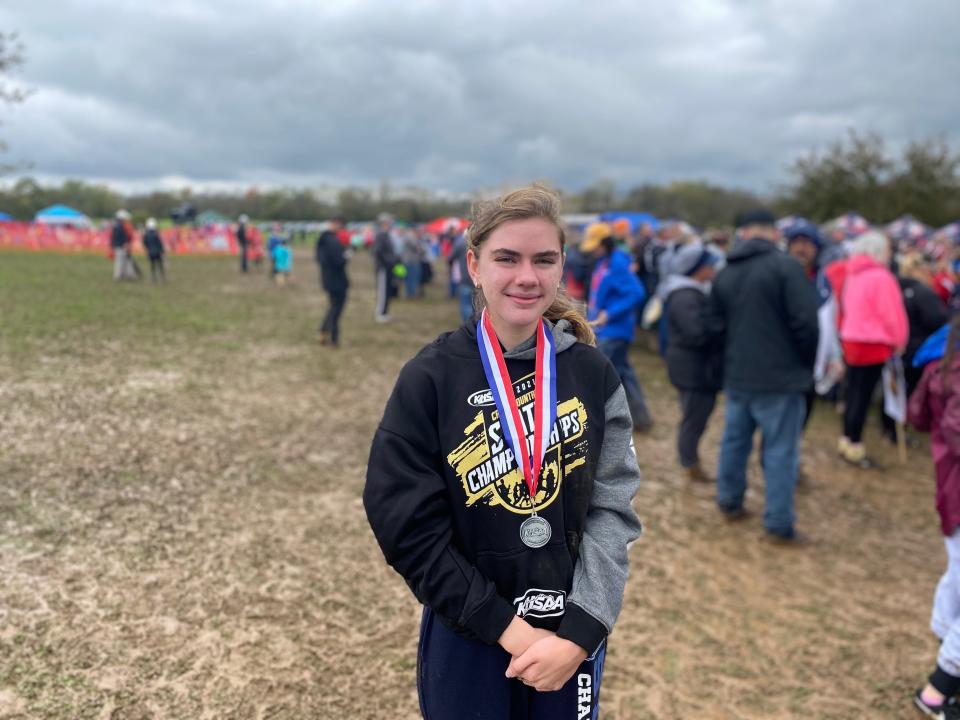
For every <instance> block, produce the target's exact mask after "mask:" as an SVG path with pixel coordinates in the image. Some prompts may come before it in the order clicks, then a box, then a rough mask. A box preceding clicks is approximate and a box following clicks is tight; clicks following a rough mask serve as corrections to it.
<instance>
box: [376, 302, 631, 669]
mask: <svg viewBox="0 0 960 720" xmlns="http://www.w3.org/2000/svg"><path fill="white" fill-rule="evenodd" d="M565 327H566V323H565V322H562V321H561V323H558V325H557V326H555V327H554V328H552V329H553V333H554V337H555V338H559V340H558V342H557V358H556V368H557V406H558V407H557V423H556V425H555V427H554V432H553V434H552V436H551V439H550V442H549V443H548V449H547V452H546V455H545V457H544V469H543V472H542V473H541V478H540V485H539V489H538V492H537V509H538V513H539V514H540V515H541V516H542V517H543V518H545V519H546V520H547V521H548V522H549V523H550V525H551V527H552V531H553V534H552V538H551V540H550V542H549V543H548V544H547V545H546V546H544V547H542V548H538V549H531V548H528V547H526V546H525V545H523V543H522V542H521V539H520V523H521V522H522V521H523V520H525V519H526V518H527V517H529V514H530V501H529V498H528V494H527V490H526V485H525V484H524V481H523V478H522V475H521V474H520V472H519V469H518V468H517V465H516V463H514V462H513V459H512V458H513V456H512V453H511V452H510V450H509V446H508V445H507V444H506V442H505V440H504V438H503V432H502V430H501V429H500V424H499V422H498V420H497V418H496V407H495V406H494V403H493V400H492V396H491V394H490V390H489V387H488V385H487V380H486V377H485V375H484V372H483V366H482V364H481V361H480V354H479V351H478V349H477V341H476V327H475V326H473V325H472V324H470V323H468V324H467V325H465V326H463V327H461V328H460V329H459V330H457V331H455V332H453V333H448V334H445V335H442V336H441V337H440V338H438V339H437V340H436V341H435V342H434V343H433V344H431V345H428V346H427V347H425V348H424V349H423V350H422V351H421V352H420V353H419V354H418V355H417V356H416V357H415V358H414V359H413V360H411V361H410V362H409V363H407V365H406V366H405V367H404V368H403V370H402V371H401V373H400V377H399V379H398V380H397V384H396V386H395V388H394V390H393V394H392V396H391V397H390V400H389V401H388V403H387V407H386V410H385V411H384V415H383V420H382V421H381V423H380V427H379V429H378V430H377V433H376V435H375V437H374V440H373V446H372V448H371V451H370V461H369V465H368V468H367V483H366V486H365V487H364V493H363V501H364V506H365V508H366V511H367V516H368V518H369V521H370V525H371V527H372V528H373V531H374V534H375V535H376V537H377V540H378V542H379V543H380V547H381V549H382V550H383V553H384V555H385V556H386V559H387V562H388V563H390V565H392V566H393V567H394V569H396V570H397V572H399V573H400V574H401V575H402V576H403V577H404V579H405V580H406V581H407V584H408V585H409V586H410V588H411V589H412V590H413V592H414V594H415V595H416V597H417V599H418V600H420V602H422V603H423V604H425V605H427V606H429V607H430V608H431V609H432V610H433V611H434V612H435V613H436V614H437V615H438V616H439V617H440V618H441V620H442V621H443V622H444V624H446V625H447V626H448V627H452V628H453V629H455V630H457V631H458V632H460V633H461V634H463V635H465V636H467V637H473V638H479V639H480V640H482V641H483V642H486V643H489V644H494V643H496V642H497V640H498V639H499V637H500V636H501V635H502V634H503V631H504V630H505V629H506V627H507V625H509V623H510V621H511V619H512V618H513V616H514V615H519V616H520V617H522V618H524V619H525V620H526V621H527V622H529V623H530V624H531V625H534V626H536V627H542V628H546V629H549V630H555V631H557V634H558V635H559V636H561V637H565V638H566V639H569V640H571V641H573V642H575V643H577V644H578V645H580V646H581V647H583V648H584V649H586V650H587V651H588V652H592V651H593V650H594V649H595V648H596V647H597V646H598V645H599V644H600V642H602V640H603V639H604V637H606V635H607V633H608V632H609V631H610V629H611V627H612V624H613V621H614V620H615V617H616V614H617V613H618V612H619V608H620V601H621V598H622V594H623V583H624V582H625V580H626V564H627V555H626V545H627V544H628V543H629V542H630V541H632V540H633V539H634V538H636V536H637V535H638V534H639V521H638V520H637V519H636V515H635V514H634V513H633V510H632V507H631V506H630V498H631V497H632V495H633V493H634V492H635V491H636V483H637V482H638V481H639V472H638V470H637V467H636V459H635V456H634V455H633V454H632V435H631V434H630V433H631V431H630V422H629V410H628V408H627V406H626V402H625V398H624V396H623V389H622V388H621V387H620V381H619V378H618V377H617V374H616V371H615V370H614V369H613V366H612V365H611V364H610V362H609V361H608V360H607V359H606V358H605V357H604V356H603V355H602V354H601V353H600V352H599V351H597V350H596V348H593V347H590V346H588V345H584V344H582V343H579V342H575V341H574V340H573V338H572V336H571V335H564V334H563V328H565ZM524 345H529V346H532V342H531V341H528V342H527V343H525V344H524ZM524 345H522V346H521V347H520V348H517V349H515V350H514V351H512V352H509V353H506V354H505V360H506V364H507V367H508V369H509V372H510V377H511V379H512V380H513V386H514V392H515V394H516V395H517V398H518V404H519V406H520V411H521V415H522V416H523V417H524V422H525V424H526V425H527V426H528V427H529V421H530V420H531V419H532V408H533V392H532V391H533V374H534V359H533V352H528V351H526V350H521V349H522V348H524ZM612 407H615V408H617V409H616V410H615V411H613V410H611V408H612ZM612 415H616V419H614V420H612V421H611V416H612ZM611 422H612V423H613V425H611ZM605 435H607V436H609V437H607V438H606V443H605ZM624 438H626V439H624ZM601 455H603V456H602V457H601ZM613 458H616V459H615V460H614V459H613ZM618 493H619V494H618ZM587 525H589V526H590V533H589V537H585V536H584V529H585V527H586V526H587ZM598 545H602V546H603V547H602V552H598V551H597V550H598ZM584 558H586V561H584ZM608 563H609V564H608ZM585 566H590V567H589V568H586V567H585ZM598 578H599V579H598ZM611 596H612V597H611Z"/></svg>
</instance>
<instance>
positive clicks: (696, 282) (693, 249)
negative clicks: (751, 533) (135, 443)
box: [660, 241, 723, 482]
mask: <svg viewBox="0 0 960 720" xmlns="http://www.w3.org/2000/svg"><path fill="white" fill-rule="evenodd" d="M717 259H718V258H717V256H716V255H714V254H713V253H712V252H711V251H710V250H709V249H707V248H706V247H704V246H703V244H702V243H700V242H699V241H696V242H692V243H690V244H689V245H685V246H683V247H682V248H680V249H679V250H678V251H677V252H676V253H675V254H674V255H673V257H672V258H671V259H670V263H669V265H668V267H667V269H668V271H669V273H670V274H669V275H668V276H667V277H666V279H665V280H664V281H663V282H662V283H661V285H660V292H661V293H662V296H663V297H664V308H665V311H664V322H665V325H666V336H667V343H666V345H667V352H666V361H667V374H668V376H669V378H670V383H671V384H672V385H673V386H674V387H675V388H676V389H677V392H678V394H679V397H680V409H681V412H682V419H681V420H680V425H679V426H678V428H677V455H678V456H679V459H680V465H681V467H683V468H684V469H685V470H686V472H687V475H688V477H689V478H690V479H691V480H693V481H694V482H712V480H711V478H709V477H708V476H707V474H706V473H705V472H704V471H703V467H702V465H701V464H700V455H699V452H698V446H699V445H700V438H701V437H702V436H703V432H704V430H706V427H707V422H708V421H709V420H710V415H711V414H712V413H713V408H714V406H715V405H716V403H717V393H718V392H719V391H720V388H721V387H722V385H723V345H722V343H721V342H719V341H718V338H716V337H715V336H711V335H710V334H709V333H707V330H706V327H705V326H704V316H705V314H706V306H707V297H708V295H709V293H710V281H711V280H713V277H714V275H715V274H716V270H715V266H716V263H717Z"/></svg>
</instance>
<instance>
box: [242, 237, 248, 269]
mask: <svg viewBox="0 0 960 720" xmlns="http://www.w3.org/2000/svg"><path fill="white" fill-rule="evenodd" d="M247 268H248V265H247V245H246V243H244V244H242V245H241V246H240V272H247Z"/></svg>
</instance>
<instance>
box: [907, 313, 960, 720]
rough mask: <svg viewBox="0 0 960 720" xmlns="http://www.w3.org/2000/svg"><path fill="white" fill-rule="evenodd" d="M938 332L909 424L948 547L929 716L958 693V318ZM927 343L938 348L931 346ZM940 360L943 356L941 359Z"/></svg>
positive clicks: (921, 697)
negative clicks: (928, 461)
mask: <svg viewBox="0 0 960 720" xmlns="http://www.w3.org/2000/svg"><path fill="white" fill-rule="evenodd" d="M943 340H944V339H943V334H942V333H937V334H936V335H934V336H933V337H931V338H930V340H929V341H928V342H927V343H926V344H925V345H924V346H923V347H922V348H921V349H920V351H918V356H919V355H920V354H923V355H924V356H925V357H930V355H931V352H932V356H933V357H935V358H938V359H934V360H933V361H932V362H930V363H929V364H928V365H927V366H926V368H925V369H924V371H923V375H922V376H921V378H920V384H919V385H918V386H917V389H916V391H915V392H914V393H913V395H912V396H911V398H910V410H909V415H910V422H911V423H912V424H913V426H914V427H915V428H916V429H917V430H920V431H921V432H929V433H930V434H931V436H930V450H931V452H932V453H933V462H934V467H935V469H936V475H937V511H938V512H939V514H940V529H941V530H942V531H943V535H944V544H945V545H946V548H947V569H946V572H944V574H943V577H942V578H940V583H939V584H938V585H937V592H936V595H935V596H934V599H933V614H932V617H931V620H930V629H931V630H933V632H934V634H935V635H936V636H937V637H938V638H940V640H941V644H940V652H939V654H938V655H937V666H936V668H935V669H934V671H933V674H932V675H930V679H929V681H928V682H927V684H926V686H925V687H924V688H922V689H921V690H917V693H916V695H915V696H914V704H915V705H916V706H917V708H918V709H919V710H920V711H921V712H922V713H924V714H925V715H927V716H928V717H933V718H940V719H941V720H947V719H948V718H955V719H956V718H960V707H958V706H957V705H956V704H954V701H953V696H954V695H956V694H957V693H958V692H960V357H957V355H956V344H957V342H960V316H956V317H954V319H953V321H952V322H951V323H950V331H949V336H948V337H947V339H946V343H945V344H943ZM931 344H936V345H938V347H936V348H933V349H931V347H930V346H931ZM940 358H942V359H940Z"/></svg>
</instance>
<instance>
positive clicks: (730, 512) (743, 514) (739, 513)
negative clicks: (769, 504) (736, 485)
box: [717, 505, 750, 522]
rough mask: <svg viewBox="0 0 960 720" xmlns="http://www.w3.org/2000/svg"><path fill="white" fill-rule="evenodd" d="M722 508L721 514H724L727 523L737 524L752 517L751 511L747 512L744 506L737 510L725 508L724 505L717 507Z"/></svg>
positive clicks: (736, 508)
mask: <svg viewBox="0 0 960 720" xmlns="http://www.w3.org/2000/svg"><path fill="white" fill-rule="evenodd" d="M717 507H718V508H720V512H721V513H722V514H723V517H724V519H725V520H726V521H727V522H737V521H739V520H746V519H747V518H748V517H750V511H749V510H747V509H746V508H745V507H744V506H743V505H741V506H740V507H735V508H728V507H724V506H723V505H717Z"/></svg>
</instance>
